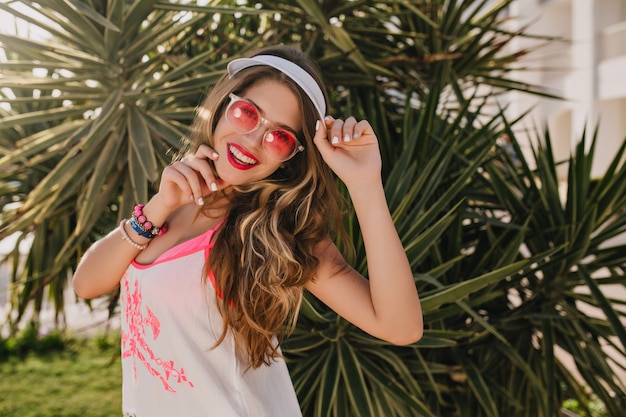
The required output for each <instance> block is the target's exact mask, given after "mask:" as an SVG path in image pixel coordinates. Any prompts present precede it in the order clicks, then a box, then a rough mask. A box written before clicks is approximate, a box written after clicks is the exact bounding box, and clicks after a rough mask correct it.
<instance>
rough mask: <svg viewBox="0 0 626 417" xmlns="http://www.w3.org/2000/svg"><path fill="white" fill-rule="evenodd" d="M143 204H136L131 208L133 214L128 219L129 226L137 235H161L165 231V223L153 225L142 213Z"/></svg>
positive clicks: (149, 236) (150, 236)
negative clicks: (159, 225)
mask: <svg viewBox="0 0 626 417" xmlns="http://www.w3.org/2000/svg"><path fill="white" fill-rule="evenodd" d="M143 208H144V205H143V204H137V205H136V206H135V207H134V208H133V216H132V217H131V219H130V226H131V227H132V228H133V230H135V232H137V234H138V235H139V236H142V237H145V238H148V239H152V238H153V237H155V236H161V235H162V234H163V233H165V232H167V224H164V225H163V226H161V227H158V226H155V225H153V224H152V222H151V221H149V220H148V219H147V218H146V216H144V214H143Z"/></svg>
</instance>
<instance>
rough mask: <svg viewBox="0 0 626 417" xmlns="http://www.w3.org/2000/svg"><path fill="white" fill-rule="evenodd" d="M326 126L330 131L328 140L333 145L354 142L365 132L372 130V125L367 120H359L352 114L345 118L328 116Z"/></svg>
mask: <svg viewBox="0 0 626 417" xmlns="http://www.w3.org/2000/svg"><path fill="white" fill-rule="evenodd" d="M324 126H325V127H326V129H327V131H328V141H329V142H330V143H331V144H332V145H340V144H342V143H343V144H345V143H349V142H352V141H353V140H356V139H358V138H360V137H361V136H362V135H363V134H365V133H367V132H369V131H371V126H370V124H369V122H368V121H367V120H361V121H360V122H357V120H356V119H355V118H354V117H352V116H350V117H348V118H347V119H345V120H342V119H335V118H333V117H332V116H326V118H325V119H324Z"/></svg>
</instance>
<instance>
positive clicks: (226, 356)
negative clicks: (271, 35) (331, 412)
mask: <svg viewBox="0 0 626 417" xmlns="http://www.w3.org/2000/svg"><path fill="white" fill-rule="evenodd" d="M185 154H186V155H187V156H185V157H184V158H182V159H180V160H178V161H176V162H174V163H173V164H171V165H169V166H168V167H167V168H165V170H164V171H163V174H162V178H161V183H160V187H159V191H158V192H157V193H156V194H155V195H154V196H153V197H152V198H151V199H150V201H148V202H147V203H146V204H145V205H138V206H136V207H135V209H134V212H133V213H129V215H128V216H129V217H130V219H128V220H123V221H122V222H121V224H120V226H119V228H117V229H115V230H114V231H112V232H111V233H110V234H109V235H107V236H106V237H105V238H103V239H101V240H100V241H98V242H96V243H95V244H94V245H93V246H92V247H91V248H90V249H89V251H88V252H87V253H86V254H85V256H84V257H83V259H82V260H81V262H80V264H79V266H78V268H77V270H76V274H75V276H74V287H75V290H76V292H77V294H78V295H79V296H80V297H83V298H87V299H89V298H94V297H97V296H100V295H102V294H105V293H107V292H110V291H111V290H113V289H115V288H116V287H117V286H118V285H121V300H120V304H121V310H122V366H123V374H124V378H123V379H124V381H123V411H124V414H125V415H126V416H137V417H144V416H149V417H158V416H181V417H185V416H188V417H192V416H193V417H197V416H219V417H230V416H232V417H235V416H237V417H241V416H254V417H260V416H271V417H279V416H298V415H301V413H300V408H299V406H298V402H297V398H296V395H295V392H294V389H293V385H292V384H291V381H290V378H289V374H288V371H287V368H286V365H285V362H284V360H283V359H282V357H281V354H280V349H279V343H280V340H281V339H282V337H283V335H284V334H285V333H286V332H288V331H289V330H290V329H292V328H293V326H294V325H295V321H296V318H297V313H298V309H299V306H300V302H301V299H302V294H303V290H304V289H306V290H308V291H310V292H311V293H312V294H313V295H314V296H316V297H317V298H319V299H320V300H321V301H322V302H324V303H325V304H327V305H328V306H329V307H330V308H332V309H334V310H335V311H336V312H337V313H338V314H340V315H341V316H343V317H344V318H345V319H347V320H349V321H350V322H352V323H354V324H355V325H356V326H358V327H360V328H361V329H363V330H364V331H366V332H368V333H370V334H372V335H374V336H376V337H379V338H381V339H384V340H386V341H389V342H391V343H394V344H409V343H413V342H415V341H417V340H419V339H420V337H421V335H422V327H423V325H422V314H421V308H420V302H419V297H418V294H417V291H416V288H415V284H414V281H413V276H412V272H411V269H410V267H409V262H408V260H407V258H406V255H405V252H404V250H403V247H402V245H401V243H400V240H399V238H398V235H397V233H396V231H395V228H394V225H393V222H392V220H391V216H390V214H389V209H388V207H387V203H386V200H385V196H384V192H383V186H382V181H381V158H380V152H379V148H378V142H377V138H376V136H375V134H374V132H373V131H372V128H371V126H370V124H369V123H368V122H367V121H365V120H361V121H357V120H355V119H354V118H353V117H348V118H347V119H345V120H343V119H335V118H333V117H331V116H327V115H326V97H325V94H324V90H323V87H322V82H321V81H320V77H319V74H318V73H317V72H316V69H315V67H314V65H313V64H312V63H311V62H310V61H309V59H308V58H307V57H306V56H305V55H304V54H303V53H301V52H299V51H297V50H295V49H293V48H289V47H283V46H279V47H270V48H266V49H264V50H261V51H258V52H257V53H256V54H255V55H253V56H251V57H248V58H240V59H235V60H233V61H231V62H230V64H229V65H228V72H227V74H225V75H224V77H223V78H222V79H221V80H220V81H219V82H218V83H217V84H216V85H215V87H214V88H213V89H212V91H211V93H210V94H209V95H208V97H207V98H206V100H205V102H204V103H203V105H202V106H201V107H200V108H199V109H198V112H197V117H196V121H195V123H194V125H193V127H192V134H191V137H190V139H189V141H188V143H187V147H186V152H185ZM333 172H334V173H335V174H336V175H337V176H338V177H339V178H340V179H341V180H342V181H343V182H344V184H345V185H346V187H347V189H348V192H349V194H350V198H351V200H352V204H353V205H354V209H355V210H356V214H357V217H358V220H359V223H360V226H361V230H362V234H363V239H364V242H365V248H366V252H367V263H368V276H369V279H365V278H364V277H363V276H362V275H360V274H359V273H358V272H356V271H355V270H354V269H353V268H351V267H350V266H349V265H348V263H347V262H346V260H345V258H344V256H343V255H342V254H341V252H340V251H339V249H338V248H337V247H336V246H335V245H334V244H333V242H332V240H331V236H337V233H338V232H340V231H341V230H342V226H341V217H340V216H341V212H340V208H339V201H340V198H339V194H338V191H337V188H336V183H335V180H334V176H333Z"/></svg>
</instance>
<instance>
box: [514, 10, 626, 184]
mask: <svg viewBox="0 0 626 417" xmlns="http://www.w3.org/2000/svg"><path fill="white" fill-rule="evenodd" d="M510 15H511V17H512V18H513V19H512V22H513V23H512V25H513V26H515V27H522V26H524V25H530V26H529V29H528V32H530V33H534V34H538V35H548V36H554V37H558V38H560V40H559V41H552V42H547V43H543V44H542V42H541V41H536V40H529V39H518V40H516V41H515V42H516V44H515V45H514V48H515V49H519V48H527V47H530V48H536V47H537V46H540V47H539V48H538V49H535V52H533V53H531V54H529V55H528V56H527V57H526V58H524V61H523V62H522V63H523V64H525V65H526V66H528V67H530V68H532V69H533V71H523V72H522V71H520V72H518V73H517V74H515V76H516V78H517V79H519V80H523V81H527V82H529V83H530V84H534V85H539V86H543V87H545V88H546V91H548V92H550V93H554V94H556V95H558V96H561V97H563V98H564V99H565V100H554V99H543V98H538V97H532V96H528V95H524V94H519V93H513V96H514V97H513V99H512V101H513V102H514V105H513V106H512V107H511V112H512V113H513V114H520V113H522V112H524V111H527V110H528V109H529V108H531V107H533V106H535V107H534V110H533V111H532V113H531V116H530V117H529V119H528V122H527V123H526V126H525V127H530V128H532V129H536V128H539V129H543V128H544V127H545V126H548V127H549V129H550V132H551V135H552V139H553V141H554V143H553V145H554V148H555V155H556V157H557V158H559V159H566V158H567V157H568V156H569V153H570V150H571V149H572V148H573V146H574V145H575V144H576V143H577V142H578V140H580V138H581V136H582V134H583V131H584V129H585V127H586V128H587V133H588V134H592V133H593V131H594V129H595V127H596V124H597V123H598V122H599V123H600V130H599V138H598V143H597V151H596V155H595V161H594V166H593V171H592V173H593V175H594V176H601V175H602V174H603V173H604V171H605V169H606V167H607V166H608V164H609V163H610V161H611V159H612V158H613V157H614V155H615V152H616V151H617V149H618V148H619V146H620V145H621V144H622V143H623V142H624V140H625V138H626V0H517V1H515V2H514V3H513V4H512V6H511V10H510ZM560 175H562V176H563V178H564V177H565V175H566V171H565V168H564V169H563V170H561V171H560Z"/></svg>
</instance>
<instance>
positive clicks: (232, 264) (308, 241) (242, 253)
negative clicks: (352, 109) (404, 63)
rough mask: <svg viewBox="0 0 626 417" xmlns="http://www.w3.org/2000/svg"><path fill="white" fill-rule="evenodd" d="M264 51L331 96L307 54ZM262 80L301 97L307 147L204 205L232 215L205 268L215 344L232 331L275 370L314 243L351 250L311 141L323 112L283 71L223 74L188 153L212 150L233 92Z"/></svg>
mask: <svg viewBox="0 0 626 417" xmlns="http://www.w3.org/2000/svg"><path fill="white" fill-rule="evenodd" d="M260 54H265V55H276V56H279V57H282V58H285V59H288V60H289V61H292V62H294V63H296V64H297V65H299V66H300V67H302V68H303V69H304V70H305V71H307V72H308V73H309V74H311V76H313V78H314V79H315V80H316V82H317V83H318V84H319V85H320V87H321V88H322V91H325V90H324V87H323V83H322V81H321V77H320V75H319V73H318V71H317V69H316V67H315V65H314V64H313V63H312V62H311V60H310V59H309V58H308V57H307V56H306V55H305V54H304V53H302V52H301V51H299V50H297V49H294V48H292V47H287V46H274V47H267V48H263V49H261V50H258V51H257V52H256V53H254V54H253V55H260ZM262 80H276V81H279V82H281V83H283V84H284V85H286V86H288V87H289V88H290V89H291V90H292V91H293V93H294V94H295V95H296V97H298V98H299V101H300V110H301V114H302V132H299V133H298V138H299V140H300V142H301V143H302V144H303V145H304V146H305V150H304V151H303V152H298V153H297V154H296V155H295V156H294V157H293V158H292V159H290V160H289V161H286V162H285V163H284V164H283V165H282V167H281V168H279V169H278V170H276V171H275V172H274V173H273V174H272V175H270V176H269V177H267V178H265V179H263V180H261V181H256V182H253V183H250V184H245V185H238V186H231V187H230V188H229V190H228V192H227V193H224V192H216V193H213V194H211V195H210V196H208V198H206V199H205V207H210V206H211V204H212V203H215V202H216V201H218V199H223V198H226V199H227V201H228V203H227V204H228V207H227V216H226V219H225V221H224V223H223V224H222V226H221V227H220V228H219V229H218V231H217V233H216V237H215V239H214V242H215V243H214V246H213V248H212V249H211V254H210V256H209V259H208V261H207V270H206V271H205V272H206V273H207V274H208V273H209V271H212V272H213V275H214V277H215V284H216V287H217V291H218V293H219V294H220V297H216V298H217V305H218V309H219V311H220V313H221V315H222V318H223V329H222V334H221V336H220V338H219V339H218V340H217V342H216V344H215V346H217V345H219V344H220V343H222V342H223V341H224V339H225V338H226V336H227V334H228V332H232V334H233V336H234V340H235V345H236V347H237V352H238V354H240V355H242V358H244V359H247V361H248V368H250V367H253V368H257V367H259V366H261V365H263V364H267V365H269V364H270V363H271V361H272V360H274V359H276V358H277V357H280V351H279V344H280V341H281V340H282V339H283V338H284V336H285V335H286V334H288V333H290V332H291V331H292V330H293V329H294V327H295V325H296V320H297V316H298V311H299V308H300V305H301V302H302V297H303V286H304V284H305V283H306V282H308V281H309V280H311V279H313V277H314V275H315V270H316V268H317V266H318V260H317V258H316V257H315V256H314V247H315V246H316V244H318V243H320V242H321V241H322V240H323V239H325V238H326V237H329V236H330V237H331V238H338V239H339V240H340V241H341V246H342V247H344V248H351V246H350V244H349V241H348V239H347V235H346V233H345V229H344V228H343V223H342V220H341V206H343V204H344V200H343V199H342V197H341V195H340V193H339V191H338V188H337V183H336V180H335V176H334V174H333V173H332V171H331V170H330V168H329V167H328V166H327V165H326V163H325V162H324V161H323V159H322V157H321V155H320V153H319V151H318V150H317V148H316V146H315V144H314V143H313V136H314V134H315V123H316V121H317V120H318V119H319V114H318V113H317V111H316V109H315V107H314V105H313V103H312V102H311V100H310V99H309V98H308V96H307V95H306V94H305V93H304V92H303V91H302V90H301V88H300V87H299V86H298V85H297V84H296V83H295V82H293V81H292V80H291V79H290V78H289V77H287V76H286V75H284V74H283V73H282V72H280V71H278V70H276V69H274V68H271V67H269V66H253V67H249V68H246V69H244V70H241V71H240V72H238V73H236V74H235V75H233V76H231V77H229V76H228V74H225V75H224V76H223V77H222V78H221V79H220V80H219V81H218V82H217V83H216V85H215V86H214V88H213V89H212V90H211V92H210V93H209V94H208V96H207V98H206V99H205V101H204V103H203V104H202V105H201V106H200V107H199V108H198V110H197V113H198V114H197V117H196V120H195V122H194V124H193V125H192V130H191V135H190V137H189V141H188V144H187V145H188V146H187V150H188V151H190V152H195V150H197V148H198V147H199V146H200V145H201V144H202V143H208V144H209V145H212V143H213V136H212V134H213V131H214V128H215V125H216V124H217V122H218V121H219V120H220V118H221V117H222V114H223V111H224V109H225V107H226V105H227V103H228V95H229V94H230V93H235V94H243V93H245V91H246V89H248V88H250V87H251V86H252V85H254V84H256V83H258V82H260V81H262ZM325 98H326V97H325ZM326 101H327V100H326ZM205 283H206V280H205Z"/></svg>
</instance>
